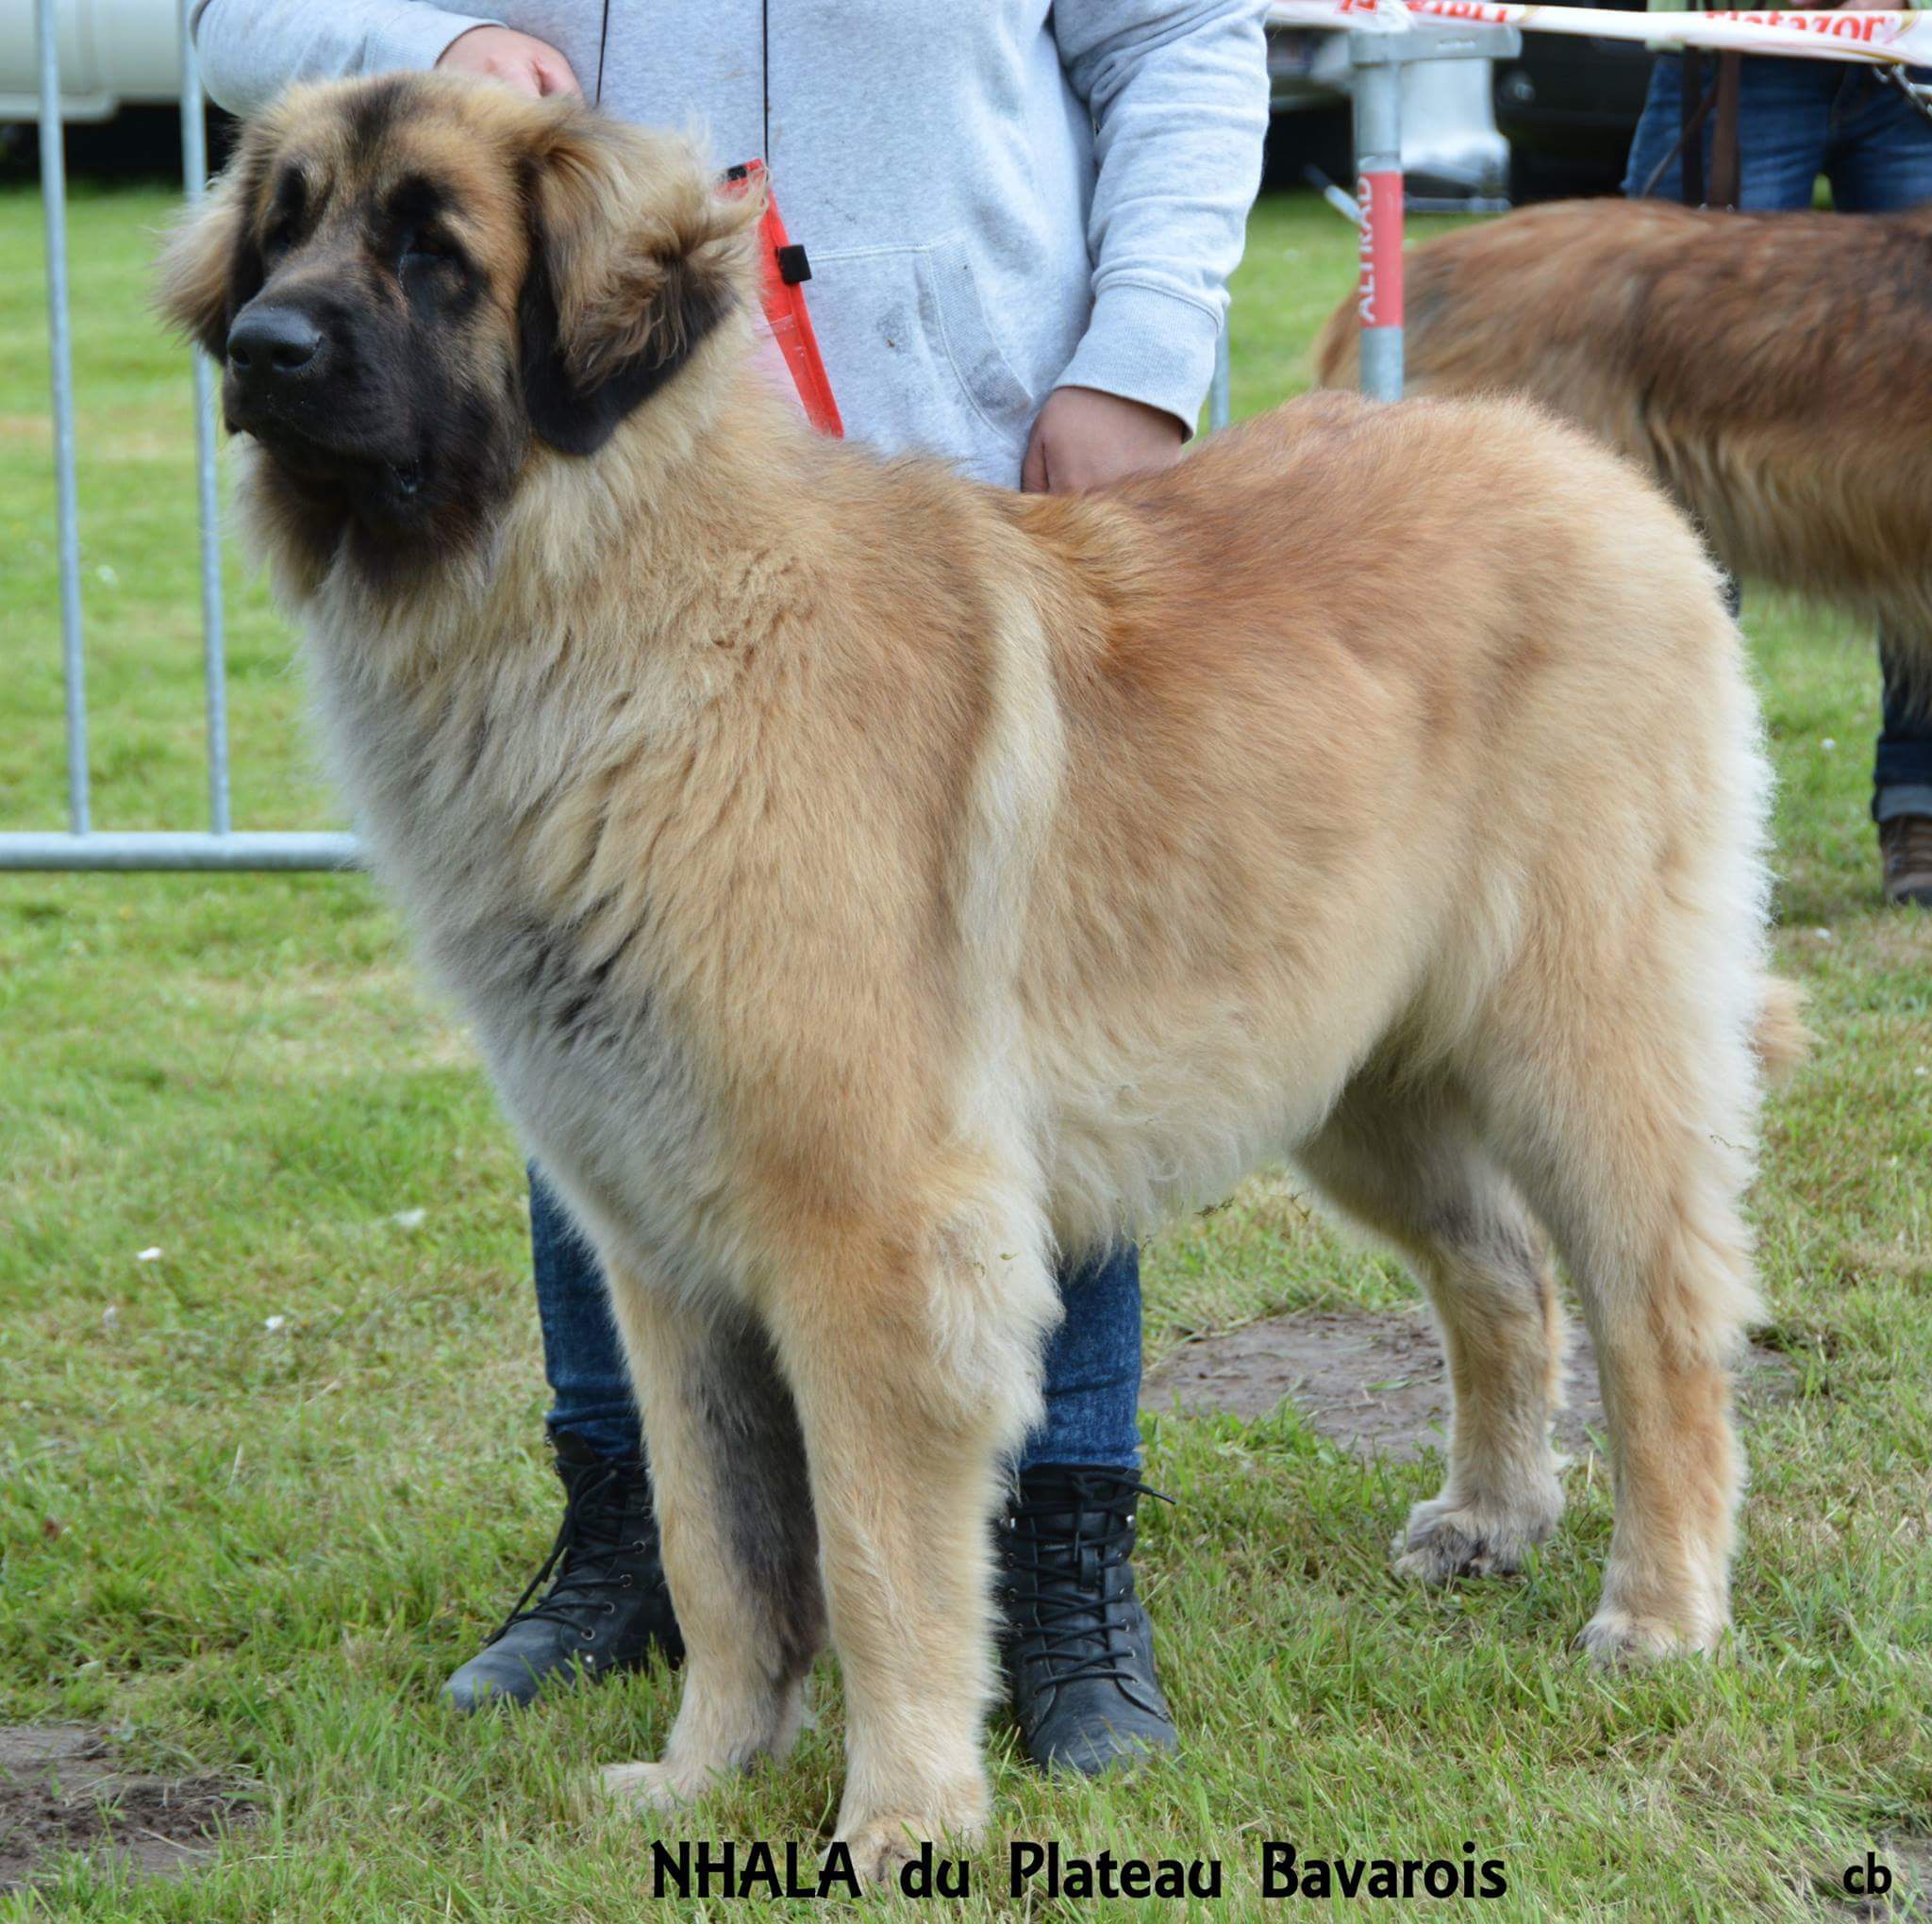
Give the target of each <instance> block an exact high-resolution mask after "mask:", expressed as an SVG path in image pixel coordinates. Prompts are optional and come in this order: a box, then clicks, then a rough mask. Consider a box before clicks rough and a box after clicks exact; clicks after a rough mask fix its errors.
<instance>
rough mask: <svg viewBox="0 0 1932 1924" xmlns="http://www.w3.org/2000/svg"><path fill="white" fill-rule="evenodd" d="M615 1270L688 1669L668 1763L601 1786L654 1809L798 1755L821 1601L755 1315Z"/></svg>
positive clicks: (785, 1427)
mask: <svg viewBox="0 0 1932 1924" xmlns="http://www.w3.org/2000/svg"><path fill="white" fill-rule="evenodd" d="M606 1269H607V1273H608V1276H609V1278H610V1290H611V1302H612V1307H613V1309H614V1310H615V1312H616V1316H617V1321H618V1327H619V1328H620V1330H621V1331H622V1332H623V1335H624V1340H625V1350H626V1352H628V1354H629V1357H630V1365H631V1374H632V1377H633V1380H634V1381H635V1383H636V1385H637V1392H638V1403H639V1409H640V1412H641V1415H642V1418H643V1428H644V1442H645V1447H646V1450H647V1451H648V1452H649V1456H650V1467H651V1482H652V1486H653V1490H654V1494H655V1496H656V1500H657V1505H658V1524H659V1528H660V1531H661V1534H662V1539H663V1551H664V1574H665V1577H666V1579H667V1580H668V1582H669V1584H670V1586H671V1601H672V1603H673V1604H674V1605H675V1608H676V1611H677V1621H678V1627H679V1629H680V1630H681V1631H682V1632H683V1634H684V1646H685V1652H686V1669H685V1678H684V1697H683V1700H682V1702H681V1703H680V1705H679V1707H678V1712H677V1718H676V1721H675V1724H674V1725H673V1726H672V1730H671V1735H670V1737H669V1739H668V1741H667V1742H666V1744H665V1747H664V1755H663V1758H662V1760H661V1761H660V1762H658V1763H655V1764H622V1765H614V1766H610V1767H609V1768H608V1769H607V1770H606V1771H605V1773H604V1782H605V1785H606V1788H607V1790H608V1792H609V1793H610V1794H611V1795H612V1796H614V1797H616V1798H618V1799H620V1800H626V1801H636V1802H641V1803H645V1804H649V1805H652V1806H654V1807H657V1808H660V1809H661V1808H669V1807H673V1806H675V1805H678V1804H682V1803H686V1802H689V1801H690V1800H691V1799H692V1798H694V1797H696V1796H698V1795H699V1794H700V1793H701V1792H703V1791H704V1790H705V1789H706V1788H707V1787H708V1785H709V1784H710V1783H711V1782H712V1780H713V1779H714V1778H716V1777H717V1776H719V1775H721V1774H728V1773H731V1772H735V1771H740V1770H744V1769H748V1768H749V1767H750V1766H752V1765H753V1764H754V1763H756V1762H757V1761H758V1759H759V1758H760V1757H764V1756H774V1757H782V1756H783V1755H784V1754H785V1753H786V1752H787V1751H788V1750H790V1749H791V1743H792V1740H793V1738H794V1737H795V1736H796V1735H797V1734H798V1727H799V1723H800V1720H801V1717H802V1715H803V1709H804V1686H805V1674H806V1671H807V1670H808V1668H809V1667H810V1665H811V1660H812V1657H813V1655H814V1653H815V1652H816V1651H817V1650H818V1648H819V1646H820V1644H821V1643H822V1642H823V1641H824V1602H823V1598H822V1592H821V1589H820V1585H819V1575H818V1567H817V1542H816V1538H815V1534H814V1530H813V1524H812V1503H811V1493H810V1489H809V1487H808V1484H807V1481H806V1472H805V1446H804V1443H803V1441H802V1439H801V1437H800V1435H799V1430H798V1418H797V1416H796V1414H795V1413H794V1410H793V1407H792V1402H791V1393H790V1391H789V1390H788V1389H787V1388H786V1386H785V1384H784V1383H783V1382H782V1381H781V1380H780V1378H779V1376H778V1374H777V1372H776V1370H775V1368H774V1360H773V1356H772V1349H771V1344H770V1341H769V1340H768V1338H767V1337H766V1336H765V1335H764V1333H763V1332H762V1330H760V1329H758V1327H757V1326H756V1324H755V1323H753V1322H752V1320H751V1319H750V1318H749V1317H748V1316H746V1315H743V1314H741V1313H736V1312H728V1311H727V1312H724V1313H721V1314H712V1313H707V1312H705V1311H700V1310H695V1309H691V1308H689V1307H687V1306H685V1305H683V1304H681V1303H679V1302H677V1301H676V1300H675V1299H674V1298H673V1297H672V1296H671V1295H670V1294H669V1292H668V1291H666V1290H662V1289H659V1288H657V1287H654V1286H651V1285H646V1284H644V1283H642V1282H641V1281H640V1280H639V1279H638V1278H637V1277H636V1276H635V1275H634V1274H632V1273H629V1272H627V1271H625V1269H624V1268H623V1267H622V1266H621V1265H619V1266H615V1267H613V1266H611V1265H610V1264H609V1263H608V1261H607V1265H606Z"/></svg>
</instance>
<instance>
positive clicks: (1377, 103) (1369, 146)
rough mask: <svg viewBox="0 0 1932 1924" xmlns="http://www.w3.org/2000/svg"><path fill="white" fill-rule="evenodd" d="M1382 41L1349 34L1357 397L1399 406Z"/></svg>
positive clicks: (1396, 128)
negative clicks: (1357, 265) (1357, 262)
mask: <svg viewBox="0 0 1932 1924" xmlns="http://www.w3.org/2000/svg"><path fill="white" fill-rule="evenodd" d="M1389 41H1390V36H1389V35H1387V34H1384V33H1373V34H1372V33H1352V34H1350V35H1349V37H1348V54H1349V60H1350V62H1351V64H1352V65H1353V67H1354V70H1355V73H1354V78H1355V86H1354V92H1355V171H1356V206H1357V220H1358V222H1359V224H1360V233H1361V240H1360V247H1361V274H1360V278H1359V279H1358V280H1357V284H1356V308H1357V313H1358V314H1359V316H1360V318H1361V324H1362V338H1361V390H1362V392H1363V393H1364V394H1366V395H1368V396H1369V397H1370V399H1371V400H1374V401H1400V400H1401V399H1402V68H1401V66H1400V65H1398V64H1397V63H1396V61H1395V60H1393V59H1391V58H1390V54H1391V51H1393V50H1392V49H1391V47H1390V45H1389Z"/></svg>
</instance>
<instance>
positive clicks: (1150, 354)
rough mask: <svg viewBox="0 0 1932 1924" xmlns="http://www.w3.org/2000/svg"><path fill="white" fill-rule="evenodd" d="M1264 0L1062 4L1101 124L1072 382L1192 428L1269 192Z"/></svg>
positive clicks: (1078, 77) (1078, 72)
mask: <svg viewBox="0 0 1932 1924" xmlns="http://www.w3.org/2000/svg"><path fill="white" fill-rule="evenodd" d="M1261 13H1262V8H1261V5H1260V0H1238V4H1234V5H1229V4H1225V0H1223V4H1218V5H1217V4H1198V0H1197V4H1193V5H1185V4H1183V5H1176V4H1174V0H1056V5H1055V7H1054V23H1055V29H1054V30H1055V33H1056V36H1057V38H1058V45H1059V52H1060V60H1061V63H1062V64H1063V66H1064V67H1065V69H1066V72H1067V77H1068V80H1069V82H1070V83H1071V85H1072V87H1073V90H1074V93H1075V94H1077V95H1078V96H1079V98H1080V99H1081V100H1082V101H1083V102H1085V103H1086V106H1087V108H1088V109H1089V111H1090V112H1091V114H1092V116H1093V128H1094V159H1095V162H1096V165H1097V168H1098V174H1097V177H1096V179H1095V182H1094V189H1093V205H1092V209H1091V214H1090V216H1089V219H1088V230H1087V240H1088V249H1089V252H1090V253H1091V256H1092V259H1093V313H1092V318H1091V321H1090V322H1089V323H1088V328H1087V332H1086V335H1085V336H1084V338H1083V339H1082V340H1081V342H1080V345H1079V347H1078V348H1077V349H1076V350H1075V351H1074V358H1073V359H1072V361H1070V362H1069V363H1068V365H1067V367H1066V369H1065V371H1064V372H1063V373H1061V375H1060V377H1059V381H1058V385H1059V386H1061V387H1079V388H1098V389H1100V390H1102V391H1103V392H1106V393H1109V394H1121V395H1124V396H1125V397H1126V398H1127V399H1129V400H1132V401H1141V402H1144V403H1146V404H1147V405H1148V406H1154V407H1160V408H1164V409H1165V410H1166V411H1167V412H1168V413H1170V414H1173V415H1175V416H1177V417H1178V418H1179V419H1180V420H1181V422H1182V423H1184V424H1185V425H1186V427H1187V428H1188V430H1189V431H1190V432H1192V430H1193V425H1194V420H1195V417H1196V416H1197V415H1198V414H1199V412H1200V409H1201V401H1202V397H1203V396H1204V395H1205V394H1206V393H1207V391H1208V382H1209V380H1210V379H1211V378H1212V376H1213V373H1214V344H1215V340H1216V339H1217V337H1218V336H1219V334H1220V331H1221V323H1222V319H1223V317H1224V314H1225V313H1226V310H1227V277H1228V275H1229V274H1232V273H1233V272H1234V269H1235V265H1236V263H1237V262H1238V261H1239V260H1240V259H1241V244H1242V240H1243V238H1244V236H1245V233H1246V228H1247V218H1248V208H1249V206H1250V204H1251V203H1252V202H1253V200H1254V198H1255V191H1256V189H1257V187H1258V186H1259V185H1260V181H1261V142H1262V140H1263V138H1264V137H1265V135H1266V133H1267V129H1268V56H1267V41H1266V37H1265V34H1264V31H1263V28H1262V23H1261Z"/></svg>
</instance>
